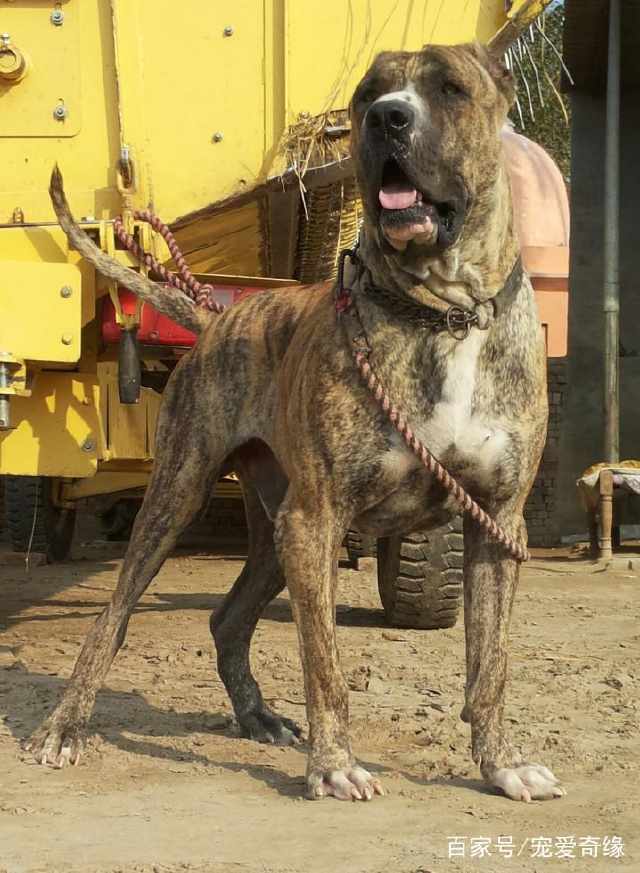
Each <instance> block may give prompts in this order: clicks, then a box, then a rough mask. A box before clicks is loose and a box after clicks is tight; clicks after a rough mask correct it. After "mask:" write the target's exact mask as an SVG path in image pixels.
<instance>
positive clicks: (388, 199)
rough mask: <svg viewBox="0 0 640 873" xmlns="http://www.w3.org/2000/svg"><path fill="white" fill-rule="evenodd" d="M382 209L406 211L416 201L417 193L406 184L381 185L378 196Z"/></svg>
mask: <svg viewBox="0 0 640 873" xmlns="http://www.w3.org/2000/svg"><path fill="white" fill-rule="evenodd" d="M378 197H379V198H380V205H381V206H382V208H383V209H407V208H408V207H409V206H413V204H414V203H415V202H416V200H417V199H418V192H417V191H416V189H415V188H411V187H410V186H409V185H407V184H402V183H394V184H392V185H383V187H382V188H381V189H380V192H379V194H378Z"/></svg>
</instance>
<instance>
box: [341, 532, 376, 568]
mask: <svg viewBox="0 0 640 873" xmlns="http://www.w3.org/2000/svg"><path fill="white" fill-rule="evenodd" d="M344 545H345V548H346V550H347V557H348V558H349V568H350V569H351V570H357V569H358V561H359V559H360V558H372V557H374V555H375V553H376V538H375V537H372V536H367V535H366V534H361V533H360V532H359V531H357V530H349V531H347V536H346V538H345V541H344Z"/></svg>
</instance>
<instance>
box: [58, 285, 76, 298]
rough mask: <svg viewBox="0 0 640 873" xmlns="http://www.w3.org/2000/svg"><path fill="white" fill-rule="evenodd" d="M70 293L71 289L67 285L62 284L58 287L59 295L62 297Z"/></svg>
mask: <svg viewBox="0 0 640 873" xmlns="http://www.w3.org/2000/svg"><path fill="white" fill-rule="evenodd" d="M72 294H73V290H72V288H71V287H70V286H69V285H63V286H62V288H61V289H60V296H61V297H64V298H65V299H66V298H68V297H71V295H72Z"/></svg>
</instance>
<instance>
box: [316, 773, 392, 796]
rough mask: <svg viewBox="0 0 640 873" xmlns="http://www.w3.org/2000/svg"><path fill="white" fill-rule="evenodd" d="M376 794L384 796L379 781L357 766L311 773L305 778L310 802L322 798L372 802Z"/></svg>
mask: <svg viewBox="0 0 640 873" xmlns="http://www.w3.org/2000/svg"><path fill="white" fill-rule="evenodd" d="M376 794H379V795H381V796H384V791H383V790H382V785H381V784H380V781H379V780H378V779H376V777H375V776H372V775H371V773H369V772H368V771H367V770H365V769H364V768H363V767H358V766H357V765H354V766H353V767H349V768H345V769H344V770H331V771H329V772H325V773H320V772H317V773H314V772H312V773H311V774H310V775H309V776H308V777H307V796H308V797H309V798H310V799H311V800H320V799H321V798H322V797H335V798H336V799H337V800H373V798H374V796H375V795H376Z"/></svg>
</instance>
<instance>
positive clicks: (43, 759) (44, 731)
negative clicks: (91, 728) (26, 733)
mask: <svg viewBox="0 0 640 873" xmlns="http://www.w3.org/2000/svg"><path fill="white" fill-rule="evenodd" d="M83 747H84V738H83V735H82V730H81V729H80V728H79V727H78V726H77V724H75V723H74V722H72V721H69V720H66V719H64V718H59V717H58V718H56V716H55V714H54V715H53V716H51V717H50V718H48V719H47V720H46V721H45V722H43V724H42V725H41V727H40V728H38V730H37V731H35V733H34V734H32V735H31V737H29V739H27V740H25V741H24V742H23V744H22V748H23V749H24V750H25V752H30V753H31V754H32V755H33V757H34V758H35V760H36V761H37V763H38V764H44V765H46V764H50V765H51V766H52V767H56V768H57V769H62V767H64V766H65V764H72V765H74V766H76V765H77V764H78V763H79V761H80V755H81V754H82V749H83Z"/></svg>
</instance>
